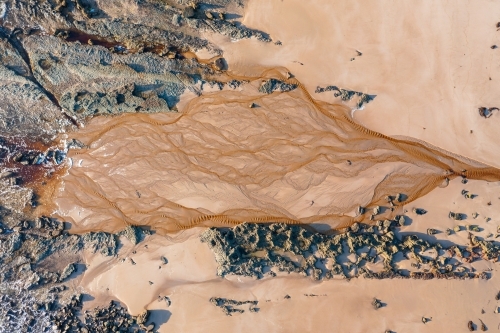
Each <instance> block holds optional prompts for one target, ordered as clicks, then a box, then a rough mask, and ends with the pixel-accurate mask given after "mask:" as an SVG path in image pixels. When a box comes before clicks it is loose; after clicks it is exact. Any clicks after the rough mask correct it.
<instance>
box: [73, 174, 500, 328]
mask: <svg viewBox="0 0 500 333" xmlns="http://www.w3.org/2000/svg"><path fill="white" fill-rule="evenodd" d="M481 184H483V182H471V183H470V184H467V185H465V186H464V185H463V184H461V183H460V182H459V181H458V180H457V181H454V182H452V183H451V184H450V186H448V187H447V188H445V189H437V190H435V191H433V192H431V193H430V194H429V195H427V196H425V197H423V198H421V199H418V200H417V201H415V202H414V204H415V207H425V208H426V209H428V210H429V211H428V213H427V214H426V215H424V216H418V217H415V216H413V215H412V213H409V216H410V217H412V218H413V222H412V223H411V224H410V225H408V226H406V227H404V228H403V229H402V231H416V232H423V233H425V230H426V228H427V227H433V228H437V229H439V230H444V228H445V227H451V228H452V227H453V226H454V225H455V223H454V222H452V221H451V220H448V218H447V214H448V210H449V208H450V207H454V209H456V210H457V211H462V212H464V213H468V214H469V213H470V212H472V211H478V212H480V214H481V215H480V216H483V214H484V215H488V214H491V215H492V216H495V215H496V216H499V213H500V202H498V201H499V200H498V198H496V196H495V195H494V193H495V192H497V193H498V191H497V190H498V187H499V186H500V183H490V184H489V185H487V186H490V187H491V188H487V189H484V187H481V186H480V185H481ZM463 187H465V188H467V189H470V190H474V191H475V192H474V191H473V192H474V193H477V194H478V195H479V196H478V197H477V198H475V199H473V200H470V199H465V198H463V197H462V196H461V195H460V191H461V189H462V188H463ZM490 199H491V200H493V199H496V200H497V201H496V202H495V201H493V203H492V205H491V206H487V205H486V203H487V202H488V201H489V200H490ZM485 201H486V202H485ZM454 203H455V204H454ZM408 208H410V207H408ZM472 221H474V222H476V221H477V222H478V223H477V224H479V225H481V226H482V227H484V228H485V231H483V232H481V233H480V234H479V235H485V234H486V233H487V231H488V230H491V231H495V230H496V227H497V226H498V225H499V221H498V219H493V220H492V221H490V222H488V223H484V222H483V221H481V220H480V217H478V219H477V220H472V218H469V219H468V220H466V221H462V222H461V224H462V225H464V224H466V223H470V222H472ZM199 231H200V230H198V229H191V230H189V231H185V232H183V233H181V234H178V235H174V236H173V239H172V240H169V239H166V238H164V237H161V236H149V237H148V238H147V239H146V240H145V241H144V242H142V243H140V244H139V245H137V246H136V247H135V248H134V249H136V250H137V253H136V254H135V255H133V254H132V251H133V249H132V248H131V247H129V246H125V248H124V249H123V250H122V251H121V252H120V254H119V256H118V258H116V259H111V260H110V259H107V260H103V258H102V257H101V256H100V255H98V256H92V257H89V258H88V260H89V264H90V265H89V267H88V270H87V271H86V272H85V275H84V277H83V279H82V283H81V285H82V286H83V287H84V289H85V290H87V291H90V292H91V293H92V294H97V295H99V294H101V295H103V296H106V295H109V296H114V297H116V298H118V299H119V300H120V301H122V302H123V303H125V304H126V305H127V306H128V307H129V310H130V311H131V312H132V313H133V314H138V313H140V312H141V311H142V310H143V309H144V308H147V309H149V310H163V312H160V311H158V312H157V313H155V312H153V314H154V315H155V317H154V318H153V319H152V320H156V321H157V322H162V321H165V319H166V318H168V321H167V322H166V323H165V324H163V325H162V326H161V329H160V332H172V331H174V332H220V331H222V332H312V331H318V332H327V331H334V332H384V330H385V329H392V330H393V331H395V332H466V331H467V321H468V320H473V321H474V322H475V323H479V321H478V318H481V319H482V320H483V321H484V322H485V323H486V325H487V326H488V327H489V329H490V330H492V331H493V330H496V327H497V325H498V324H499V323H500V314H495V313H493V311H494V309H495V306H500V302H498V301H495V295H496V293H497V292H498V288H499V287H498V286H499V284H500V272H499V270H498V268H499V267H498V264H491V263H485V262H484V261H480V262H476V263H474V264H473V266H474V267H475V268H476V269H478V270H484V269H489V268H491V269H493V271H492V279H491V280H488V281H484V280H470V281H460V280H430V281H423V280H399V279H394V280H365V279H353V280H351V281H349V282H348V281H345V280H330V281H323V282H316V281H313V280H312V279H310V278H305V277H301V276H297V275H290V276H287V275H284V276H283V275H281V276H279V277H276V278H264V279H263V280H254V279H249V278H242V277H235V276H229V277H227V278H225V279H223V278H219V277H216V275H215V272H216V266H215V262H214V259H213V255H212V253H211V252H210V250H209V249H208V247H207V246H206V245H204V244H202V243H201V242H200V241H199V240H198V233H199ZM186 238H187V240H185V239H186ZM436 238H438V239H441V240H443V241H446V240H450V241H453V242H456V243H458V244H466V243H467V239H466V232H465V231H462V232H460V233H459V235H458V236H457V235H452V236H449V237H448V236H446V235H445V234H438V235H436ZM145 245H147V247H148V248H145ZM161 256H165V257H166V258H168V261H169V262H168V264H166V265H162V262H161V259H160V258H161ZM121 258H133V260H134V261H135V262H136V265H132V264H131V263H130V262H129V261H128V260H127V261H126V262H124V263H121V262H120V259H121ZM159 266H162V268H161V269H159ZM148 281H152V282H154V284H153V285H149V282H148ZM106 288H109V291H107V290H106ZM287 294H288V295H290V296H291V299H288V300H286V299H284V296H285V295H287ZM304 294H316V295H325V294H326V296H318V297H306V296H304ZM109 296H108V297H109ZM158 296H169V297H170V299H171V301H172V305H171V306H170V307H167V305H166V303H165V302H163V301H161V302H159V301H158V300H157V299H158ZM214 296H216V297H226V298H231V299H236V300H240V301H245V300H258V301H259V304H258V307H259V308H260V311H259V312H258V313H250V312H249V311H248V309H247V311H246V312H245V313H243V314H235V315H233V316H232V317H227V316H225V315H224V314H223V313H222V311H221V310H220V309H219V308H216V307H215V306H213V305H212V304H211V303H210V302H209V299H210V298H211V297H214ZM373 297H377V298H379V299H380V300H381V301H382V302H383V303H387V306H386V307H384V308H381V309H379V310H374V309H373V308H372V306H371V305H370V303H371V300H372V298H373ZM105 299H108V298H105ZM267 300H269V302H267ZM96 301H100V299H96ZM96 301H94V302H93V303H90V304H88V305H87V306H90V305H95V304H99V302H96ZM243 309H245V307H243ZM482 309H484V310H485V312H486V313H485V314H481V310H482ZM165 311H168V312H165ZM422 316H426V317H432V321H431V322H429V323H427V324H425V325H424V324H423V323H422V322H421V318H422Z"/></svg>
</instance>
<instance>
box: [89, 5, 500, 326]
mask: <svg viewBox="0 0 500 333" xmlns="http://www.w3.org/2000/svg"><path fill="white" fill-rule="evenodd" d="M498 17H500V7H498V5H496V4H495V3H494V2H490V1H475V2H470V3H461V2H453V3H452V2H444V1H441V2H417V1H412V2H410V1H399V2H393V1H377V2H376V4H375V3H372V4H370V5H367V4H366V2H358V1H350V2H348V3H344V2H342V3H341V2H329V3H328V4H327V3H326V2H319V1H318V2H312V1H308V2H304V1H298V0H284V1H265V0H262V1H257V0H253V1H250V3H249V7H248V9H247V10H246V14H245V16H244V18H243V24H245V25H247V26H249V27H251V28H257V29H261V30H263V31H266V32H269V33H270V34H271V36H272V37H273V39H274V40H280V41H282V43H283V45H282V46H276V45H273V44H265V45H264V44H262V43H259V42H257V41H253V40H248V41H239V42H237V43H232V42H230V41H228V40H223V39H222V38H217V40H216V43H217V44H219V45H223V49H224V51H225V57H226V59H227V60H228V63H229V64H230V69H231V70H234V71H239V72H241V73H244V74H251V73H252V70H253V67H254V66H256V65H264V66H282V65H283V66H286V67H288V68H289V69H290V70H291V71H292V72H293V73H294V74H295V75H296V76H297V77H298V78H299V79H300V80H301V81H302V82H303V83H304V84H305V86H306V87H307V88H308V90H309V91H314V89H315V88H316V86H317V85H321V86H324V85H328V84H333V85H337V86H339V87H342V88H349V89H353V90H358V91H363V92H366V93H370V94H376V95H377V97H376V98H375V100H374V101H372V102H371V103H370V104H368V105H367V106H366V108H365V110H363V111H357V112H356V113H355V118H356V119H357V120H358V121H360V122H361V123H362V124H364V125H366V126H367V127H369V128H371V129H374V130H377V131H380V132H382V133H385V134H391V135H408V136H412V137H415V138H419V139H423V140H425V141H427V142H430V143H433V144H435V145H437V146H439V147H441V148H444V149H447V150H450V151H452V152H455V153H459V154H462V155H465V156H467V157H470V158H473V159H476V160H479V161H482V162H485V163H488V164H491V165H494V166H500V162H498V160H497V159H496V155H497V153H498V152H499V149H498V144H497V141H496V140H495V139H496V131H495V129H496V122H497V121H498V117H500V115H497V114H494V115H493V116H492V117H491V118H490V119H484V118H480V117H479V115H478V113H477V107H478V106H482V105H484V106H495V103H499V105H500V101H499V99H500V95H499V94H498V92H499V89H500V88H499V87H498V84H495V82H496V80H498V79H500V77H498V74H497V73H496V71H498V69H497V63H498V57H499V54H498V52H499V51H498V50H491V49H490V46H491V45H493V44H495V43H497V41H496V40H497V38H500V36H498V34H500V32H496V28H495V24H496V22H497V21H498ZM214 39H215V37H214ZM356 49H357V50H359V51H361V52H363V55H362V56H361V57H356V52H355V50H356ZM352 57H355V60H354V61H350V60H349V59H350V58H352ZM294 61H300V62H302V63H303V64H304V65H303V66H302V65H299V64H298V63H295V62H294ZM489 77H491V78H492V80H491V81H490V80H489ZM313 96H314V97H315V98H319V99H324V100H330V101H333V100H334V99H333V98H332V93H328V92H327V93H323V94H316V95H313ZM497 106H498V105H497ZM424 127H425V128H426V129H425V130H424V129H423V128H424ZM471 129H472V130H473V131H474V133H472V134H471V133H470V130H471ZM499 186H500V184H499V183H498V182H494V183H486V182H482V181H470V182H469V183H468V184H466V185H464V184H461V183H460V180H459V179H455V180H453V181H451V182H450V185H449V186H448V187H446V188H438V189H435V190H433V191H432V192H431V193H429V194H428V195H426V196H424V197H422V198H420V199H417V200H416V201H414V202H412V203H411V204H409V205H408V206H406V207H405V208H406V209H408V210H409V212H408V216H410V217H411V218H412V219H413V221H412V224H411V225H409V226H406V227H404V229H403V230H404V231H413V232H421V233H425V232H426V229H427V228H429V227H432V228H436V229H438V230H441V231H444V230H445V229H446V228H447V227H450V228H453V226H454V225H455V224H456V222H454V221H451V220H450V219H448V217H447V215H448V212H449V211H450V210H453V211H456V212H462V213H466V214H467V215H469V218H468V219H467V220H466V221H461V222H460V224H462V225H465V224H467V223H470V224H477V225H479V226H480V227H481V228H484V229H485V230H484V231H482V232H481V235H483V236H485V235H487V234H488V233H489V232H491V233H493V234H495V233H496V229H497V226H498V225H499V222H500V221H499V218H498V216H500V215H499V213H500V200H499V199H498V196H500V191H499ZM462 189H467V190H469V191H471V192H472V193H475V194H478V195H479V196H478V197H477V198H475V199H473V200H468V199H465V198H463V197H462V196H461V194H460V191H461V190H462ZM489 201H491V202H492V205H491V206H488V205H487V203H488V202H489ZM413 207H420V208H425V209H426V210H428V213H427V214H426V215H423V216H416V215H415V214H413V213H412V212H411V209H412V208H413ZM475 211H476V212H478V213H479V217H478V218H477V219H475V220H474V219H472V217H471V214H472V213H473V212H475ZM485 217H491V218H492V220H491V221H489V222H486V221H485V219H484V218H485ZM197 233H198V230H197V229H192V230H190V231H186V232H184V233H183V234H181V236H179V237H188V236H189V240H187V241H183V242H181V241H177V242H176V241H175V237H176V236H175V235H174V236H173V237H174V241H171V240H168V239H165V238H163V237H160V236H152V237H148V239H146V241H145V242H143V243H141V244H139V245H138V246H137V247H138V250H137V251H138V252H137V254H136V255H130V253H131V251H132V249H130V248H128V247H125V248H124V249H123V250H122V251H121V252H120V255H119V257H120V258H122V257H125V256H131V257H133V258H134V260H136V262H137V264H136V265H132V264H130V262H125V263H119V260H118V259H112V260H111V261H110V260H109V259H103V258H100V257H99V256H92V257H89V258H87V259H88V262H89V263H90V266H89V268H88V270H87V271H86V272H85V275H84V276H83V278H82V284H81V286H82V287H84V288H85V289H86V290H89V291H92V292H98V293H101V295H105V296H107V297H112V296H114V297H116V298H118V299H119V300H121V301H122V302H124V303H125V304H126V305H127V306H128V307H129V309H130V310H131V312H132V313H134V314H138V313H139V312H141V310H142V309H143V308H148V309H151V310H154V309H161V310H164V311H168V313H167V312H162V313H161V314H162V315H163V319H161V320H160V322H161V321H164V320H166V319H167V318H168V321H167V322H166V323H165V324H164V325H163V326H162V327H161V329H160V332H172V331H173V332H266V331H267V332H312V331H317V332H327V331H331V332H383V331H384V330H386V329H391V330H393V331H395V332H466V331H467V321H468V320H473V321H474V322H475V323H476V324H479V321H478V318H481V319H483V320H484V322H485V323H486V325H487V326H488V328H489V330H490V331H494V330H496V329H497V325H498V324H499V322H500V314H494V313H493V311H494V307H495V306H497V305H499V304H498V302H497V301H495V299H494V296H495V294H496V293H497V291H498V288H499V287H498V286H499V284H500V274H499V272H498V267H499V266H498V264H486V263H484V262H480V263H477V264H475V265H477V266H475V267H476V268H477V269H484V268H488V267H491V268H492V269H493V272H492V279H491V280H489V281H477V280H474V281H457V280H450V281H446V280H432V281H416V280H383V281H368V280H363V279H354V280H351V281H350V282H347V281H339V280H334V281H325V282H320V283H318V282H314V281H312V280H311V279H309V278H302V277H295V276H289V277H285V278H283V277H278V278H274V279H267V278H266V279H264V280H262V281H249V280H248V279H238V278H235V277H230V278H228V279H221V278H217V277H216V275H215V269H216V267H215V262H214V260H213V256H212V254H211V252H210V251H209V249H208V247H206V246H205V245H203V244H200V243H199V241H198V239H197ZM436 238H438V239H442V240H448V239H449V240H450V241H452V242H456V243H459V244H466V243H467V234H466V232H465V231H462V232H461V233H459V234H458V235H455V234H453V235H451V236H446V234H444V233H440V234H437V235H436ZM145 244H147V245H148V249H145V248H144V245H145ZM162 255H165V256H166V257H167V258H168V259H169V263H168V264H167V265H165V266H163V267H162V268H161V269H159V268H158V266H160V265H161V261H160V256H162ZM148 281H153V282H154V284H153V285H151V286H150V285H149V283H148ZM240 281H241V282H240ZM106 288H109V291H107V290H106ZM311 293H313V294H318V295H323V294H326V295H327V296H321V297H306V296H304V294H311ZM286 294H289V295H290V296H291V297H292V298H291V299H289V300H285V299H283V297H284V296H285V295H286ZM159 295H161V296H164V295H168V296H169V297H170V298H171V300H172V305H171V306H170V307H169V308H167V307H166V304H165V303H164V302H158V301H157V297H158V296H159ZM213 296H219V297H227V298H232V299H237V300H241V301H244V300H259V305H258V307H259V308H260V311H259V313H255V314H254V313H249V312H248V311H246V312H245V313H244V314H241V315H234V316H233V317H226V316H225V315H224V314H223V313H222V311H221V310H220V309H218V308H216V307H214V306H213V305H212V304H210V303H209V298H210V297H213ZM372 297H377V298H379V299H381V300H382V302H384V303H387V307H384V308H382V309H379V310H378V311H375V310H374V309H373V308H372V307H371V305H370V302H371V299H372ZM99 300H100V298H99V297H98V298H97V299H96V301H99ZM266 300H270V302H266ZM97 303H98V302H96V303H95V304H97ZM481 309H484V310H485V311H486V313H485V314H481ZM422 316H426V317H432V321H431V322H429V323H427V324H425V325H424V324H423V323H422V322H421V318H422ZM158 317H160V316H158ZM155 320H157V321H158V318H156V319H155Z"/></svg>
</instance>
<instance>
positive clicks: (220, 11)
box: [0, 0, 271, 139]
mask: <svg viewBox="0 0 500 333" xmlns="http://www.w3.org/2000/svg"><path fill="white" fill-rule="evenodd" d="M242 6H243V3H241V2H238V3H234V2H231V1H222V2H221V1H216V0H212V1H205V2H200V3H198V2H196V1H195V2H192V1H190V2H188V3H186V2H184V1H177V3H175V2H173V3H171V2H169V3H166V2H159V1H155V0H140V1H133V2H131V3H130V4H128V5H126V6H125V7H127V8H126V9H125V7H124V4H123V3H122V1H117V0H111V1H105V2H95V1H89V0H51V1H44V2H29V3H26V2H24V1H18V0H11V1H7V2H6V3H4V6H3V7H2V8H3V9H2V18H1V19H0V21H1V22H2V26H1V28H0V78H1V79H0V92H1V93H2V96H3V101H2V103H1V104H0V135H4V136H16V135H17V136H21V135H30V136H33V137H43V138H46V139H47V138H52V139H53V138H54V137H55V136H56V135H57V134H58V133H61V132H65V131H66V130H68V129H71V128H72V126H75V125H76V126H81V125H82V124H83V123H84V122H85V121H86V119H88V118H89V117H93V116H96V115H114V114H120V113H135V112H145V113H153V112H169V111H174V112H175V111H177V109H176V104H177V102H178V101H179V98H180V96H181V94H183V93H184V92H185V91H186V90H191V91H193V92H195V93H196V94H200V90H201V89H202V85H203V83H204V82H206V81H205V77H207V78H208V77H209V76H213V75H214V74H216V73H218V72H220V71H222V70H225V69H227V64H226V63H225V61H224V60H223V59H222V58H220V57H219V58H217V59H214V60H211V61H199V60H198V58H197V57H196V55H195V54H194V52H196V51H199V50H205V51H208V52H209V53H210V54H212V55H213V56H220V55H221V54H222V51H221V50H220V49H219V48H218V47H217V46H215V45H213V44H211V43H210V42H208V41H207V40H206V39H204V38H203V37H201V35H200V33H201V32H204V31H208V32H210V33H213V34H221V35H224V36H228V37H230V38H232V39H234V40H238V39H243V38H256V39H258V40H259V41H262V42H270V41H271V39H270V38H269V36H268V35H267V34H266V33H264V32H261V31H257V30H253V29H249V28H247V27H245V26H244V25H242V24H240V23H239V22H238V21H237V19H238V18H239V17H241V16H240V15H239V14H238V13H240V12H241V7H242ZM209 81H210V79H209ZM222 85H223V84H222Z"/></svg>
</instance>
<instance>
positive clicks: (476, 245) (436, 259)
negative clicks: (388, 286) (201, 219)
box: [201, 220, 500, 280]
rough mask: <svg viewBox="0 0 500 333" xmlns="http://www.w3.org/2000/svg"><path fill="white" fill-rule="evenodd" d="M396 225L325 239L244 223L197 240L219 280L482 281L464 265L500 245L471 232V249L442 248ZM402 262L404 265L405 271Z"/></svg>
mask: <svg viewBox="0 0 500 333" xmlns="http://www.w3.org/2000/svg"><path fill="white" fill-rule="evenodd" d="M403 221H404V220H403ZM398 227H399V222H396V221H390V220H385V221H378V222H377V225H376V226H369V225H362V224H357V223H356V224H354V225H353V226H351V227H349V228H348V230H347V232H346V233H342V234H337V235H324V234H320V233H314V232H310V231H308V230H307V229H305V228H303V227H300V226H296V225H287V224H281V223H274V224H250V223H244V224H240V225H238V226H236V227H234V228H231V229H227V228H221V229H217V228H211V229H209V230H207V231H205V232H204V233H203V234H202V236H201V240H202V242H205V243H207V244H208V246H209V247H210V248H211V249H212V251H213V252H214V254H215V259H216V261H217V264H218V269H217V274H218V275H219V276H225V275H230V274H234V275H242V276H250V277H257V278H263V277H264V276H265V275H270V276H276V274H277V273H279V272H287V273H298V274H302V275H304V276H311V277H312V278H314V279H316V280H320V279H331V278H336V277H340V278H348V279H350V278H354V277H359V276H363V277H365V278H376V279H383V278H415V279H432V278H447V279H450V278H458V279H468V278H483V279H485V278H488V277H489V275H488V273H486V272H475V271H474V269H473V268H471V267H468V266H467V265H466V264H467V263H471V262H472V261H474V260H479V259H481V258H482V259H484V260H490V261H493V262H496V261H497V260H498V256H499V255H500V246H498V245H497V244H496V243H494V242H492V241H486V240H483V239H481V238H479V237H477V236H475V235H472V234H469V238H470V246H467V247H464V246H458V245H453V246H449V247H446V246H444V245H442V244H441V243H440V242H438V241H435V242H430V241H428V240H425V239H424V238H423V237H420V236H418V235H408V234H400V233H399V232H398V230H397V229H398ZM403 261H407V265H406V266H404V268H403V266H402V262H403ZM377 264H380V265H377ZM377 266H379V267H377Z"/></svg>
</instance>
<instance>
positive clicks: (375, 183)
mask: <svg viewBox="0 0 500 333" xmlns="http://www.w3.org/2000/svg"><path fill="white" fill-rule="evenodd" d="M281 73H283V70H269V71H265V72H264V73H263V74H262V75H259V76H258V77H246V78H241V77H240V79H246V80H249V81H250V83H249V84H248V85H245V86H244V87H243V89H242V90H240V91H226V90H224V91H218V92H212V93H205V94H203V95H202V96H200V97H197V98H195V99H193V100H192V101H190V102H189V103H188V104H187V106H186V107H185V108H184V110H183V112H182V113H178V114H177V113H176V114H174V113H167V114H154V115H145V114H129V115H122V116H118V117H113V118H109V117H97V118H94V119H93V120H92V121H90V123H89V124H88V125H87V127H86V128H84V129H82V130H80V131H79V132H77V133H74V137H76V138H77V139H79V140H81V141H82V142H84V143H85V144H87V145H88V146H89V148H87V149H83V150H78V151H72V152H70V154H69V157H71V159H72V167H71V168H70V169H69V174H68V175H67V176H66V177H64V179H63V182H64V184H63V187H62V189H61V191H60V193H59V194H58V196H57V198H56V204H57V205H58V207H59V208H58V212H57V214H58V215H60V217H61V218H63V219H65V220H66V221H69V222H72V224H73V230H74V231H75V232H83V231H97V230H104V231H116V230H120V229H122V228H123V227H125V226H127V225H130V224H132V225H147V226H151V227H152V228H154V229H155V230H158V231H159V232H162V233H168V232H175V231H178V230H181V229H186V228H190V227H194V226H198V225H204V226H214V225H216V226H221V225H231V224H237V223H242V222H285V223H304V224H309V223H315V224H316V225H319V224H324V225H327V226H328V227H331V228H342V227H345V226H347V225H349V224H352V223H353V222H355V221H365V222H368V221H369V217H370V214H371V211H368V212H367V213H365V214H364V215H361V216H355V214H354V211H355V209H356V207H357V206H358V205H361V206H363V207H368V208H373V207H374V206H376V205H381V206H386V208H383V209H382V211H381V214H379V215H377V216H375V217H374V219H376V220H378V219H383V218H390V217H393V216H395V215H396V214H398V213H402V205H403V204H406V203H409V202H411V201H413V200H415V199H416V198H418V197H420V196H422V195H424V194H426V193H428V192H429V191H431V190H432V189H434V188H436V187H438V186H443V185H445V184H446V183H447V182H448V181H449V180H451V179H453V178H455V177H457V176H462V177H467V178H472V179H484V180H488V181H497V180H500V171H499V170H498V169H495V168H492V167H489V166H487V165H484V164H481V163H478V162H475V161H472V160H470V159H467V158H464V157H461V156H458V155H454V154H452V153H448V152H446V151H444V150H442V149H439V148H437V147H433V146H431V145H429V144H426V143H424V142H422V141H418V140H414V139H409V138H408V139H395V138H390V137H387V136H384V135H382V134H379V133H376V132H373V131H370V130H368V129H366V128H364V127H362V126H361V125H359V124H357V123H355V122H354V121H353V120H352V119H351V116H350V111H351V110H350V109H349V108H347V107H345V106H342V105H332V104H327V103H324V102H318V101H315V100H314V99H313V98H312V97H311V96H310V95H309V94H308V93H307V91H306V90H305V89H303V87H302V85H301V84H300V82H298V81H297V80H296V79H294V78H290V79H286V78H285V77H284V76H283V75H282V74H281ZM270 78H278V79H281V80H284V81H287V82H288V83H294V84H297V85H298V86H299V88H298V89H296V90H294V91H291V92H286V93H284V92H275V93H272V94H270V95H265V94H262V93H259V92H258V89H257V87H258V84H259V83H260V82H261V81H262V80H265V79H270ZM252 103H253V106H254V107H251V104H252ZM398 193H403V194H404V195H405V201H404V202H402V203H398V202H394V204H395V206H394V207H392V208H391V207H390V206H389V204H388V202H387V200H386V199H385V198H386V196H388V195H391V196H394V195H396V194H398Z"/></svg>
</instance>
